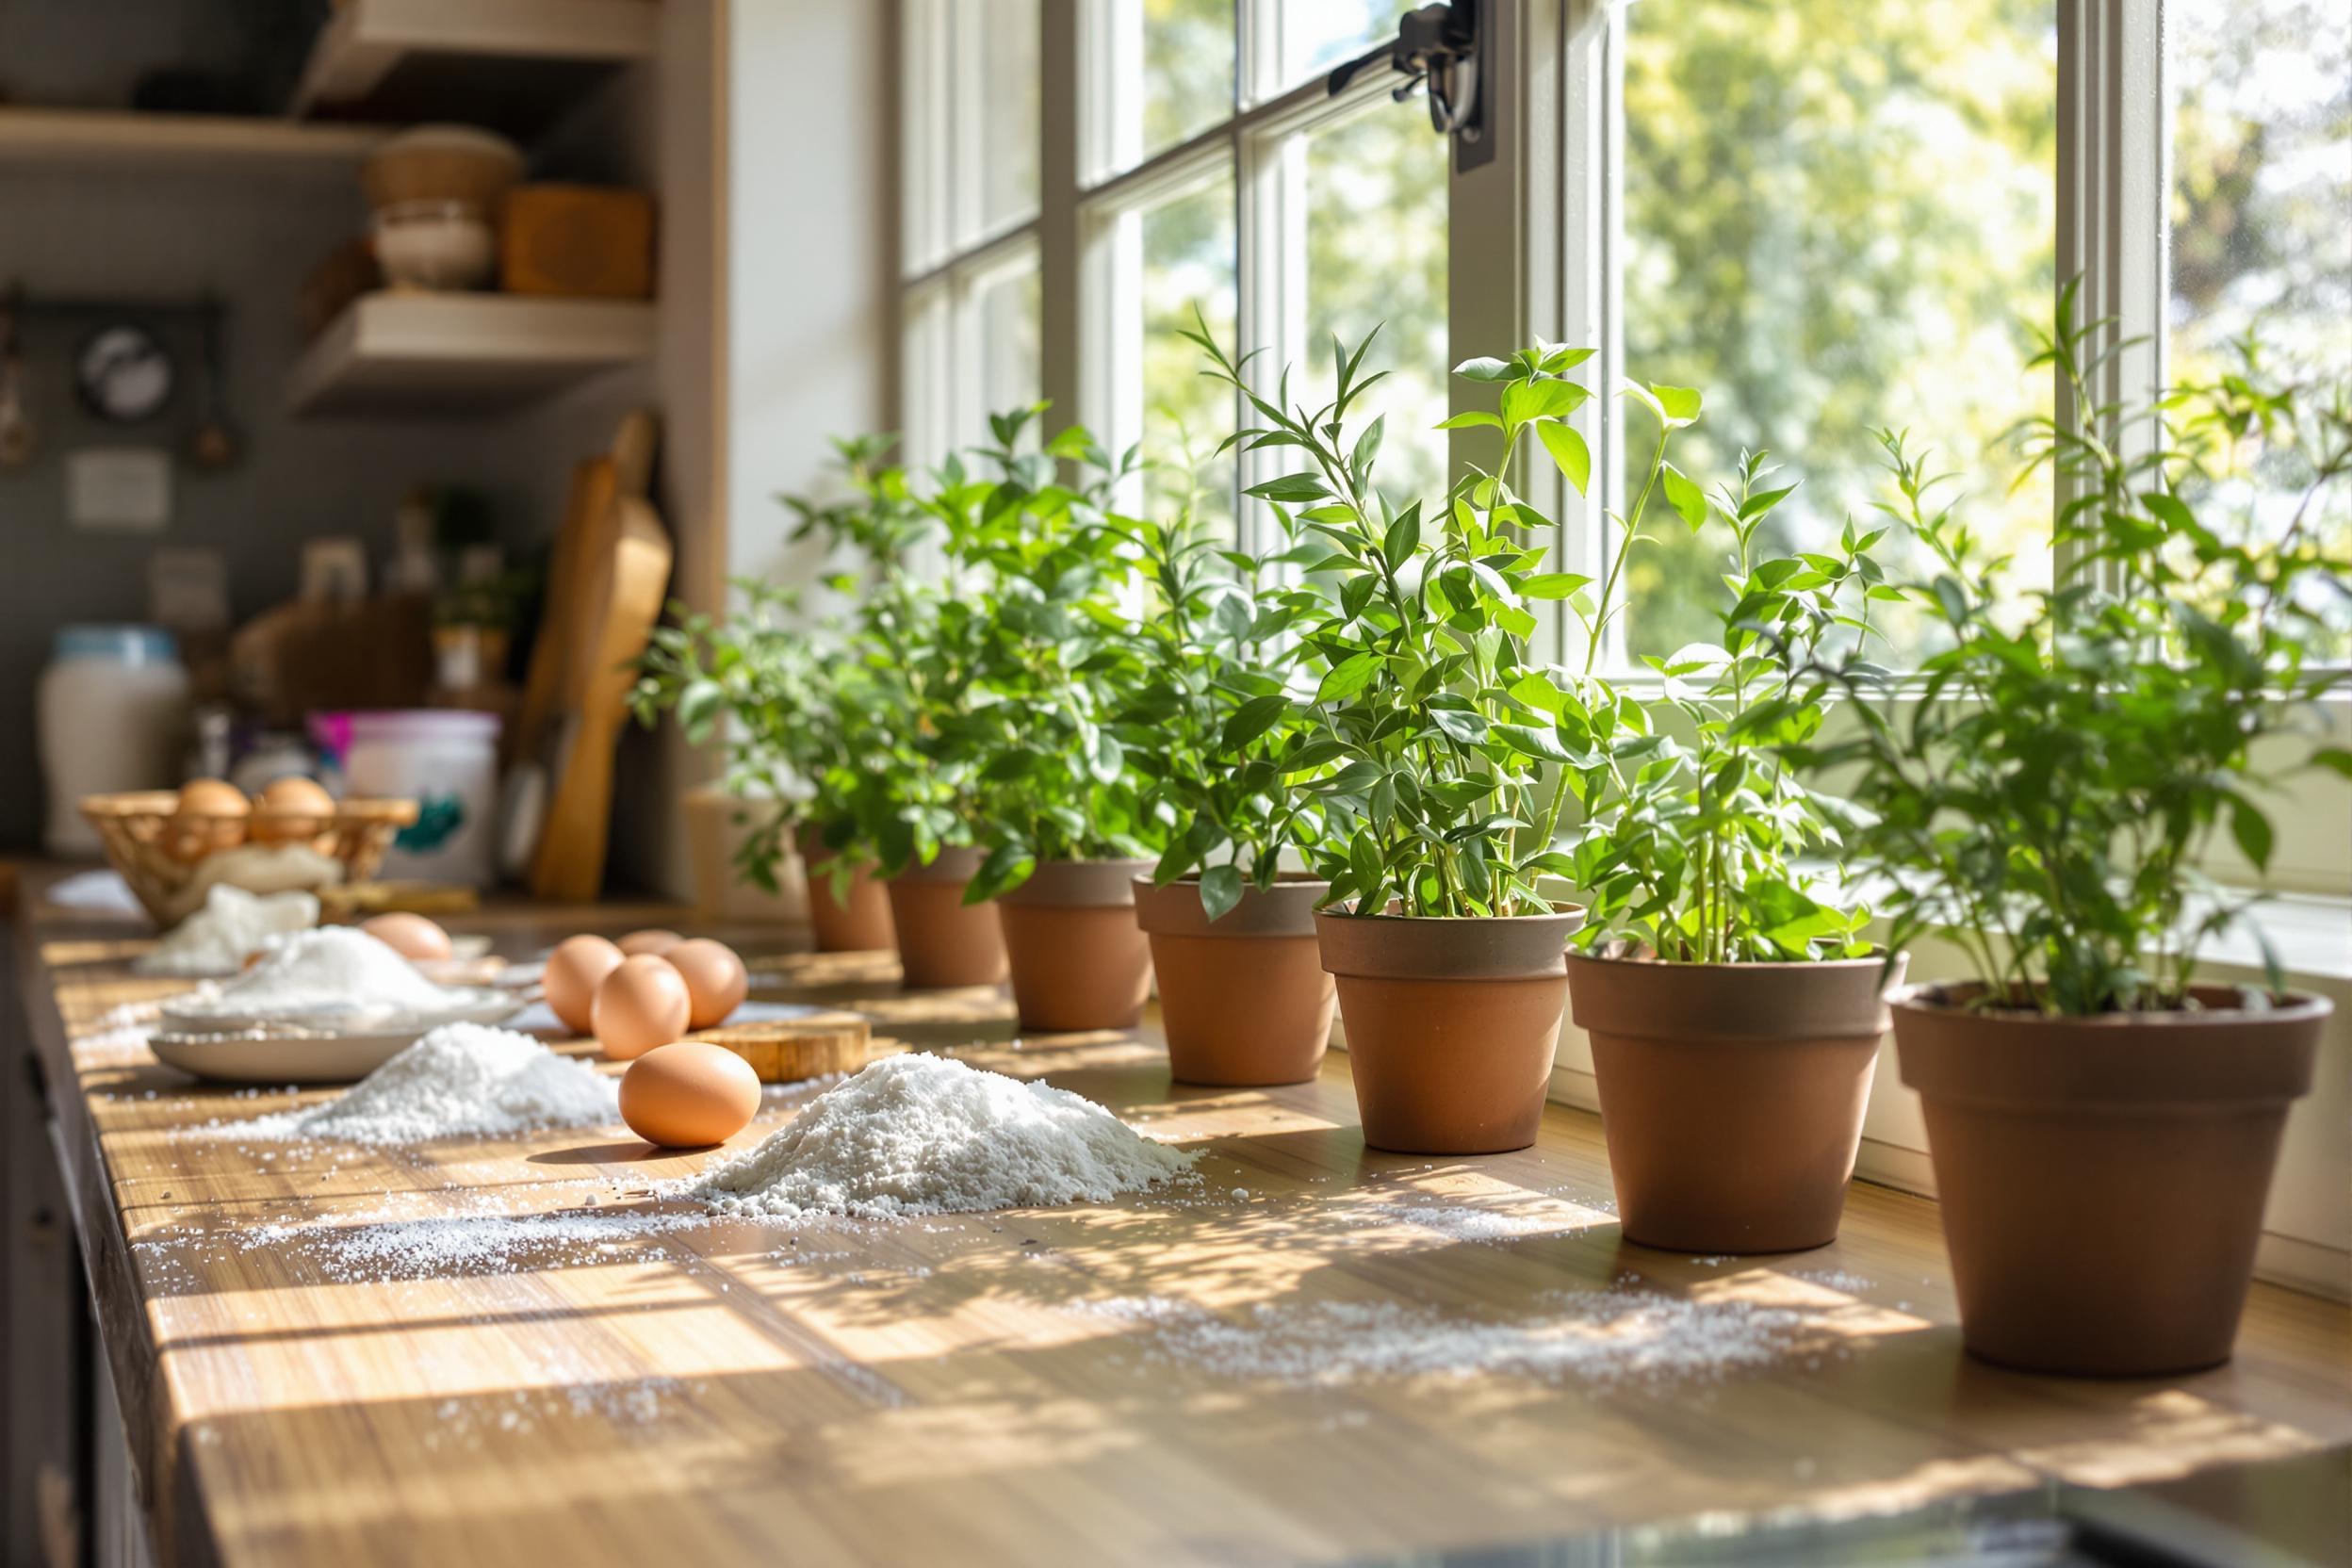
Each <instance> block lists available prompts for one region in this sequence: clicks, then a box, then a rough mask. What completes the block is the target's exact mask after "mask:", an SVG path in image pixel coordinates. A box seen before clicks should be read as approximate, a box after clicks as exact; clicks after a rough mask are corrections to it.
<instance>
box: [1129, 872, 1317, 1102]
mask: <svg viewBox="0 0 2352 1568" xmlns="http://www.w3.org/2000/svg"><path fill="white" fill-rule="evenodd" d="M1330 892H1331V884H1330V883H1329V882H1319V881H1316V880H1315V879H1314V878H1312V877H1307V876H1285V877H1283V878H1282V879H1281V880H1280V881H1279V882H1277V883H1276V884H1275V885H1274V886H1273V887H1272V888H1270V889H1267V890H1265V891H1263V892H1261V891H1259V890H1257V889H1255V888H1245V889H1243V890H1242V893H1241V902H1240V903H1239V904H1236V905H1234V906H1233V907H1232V908H1231V909H1228V910H1226V911H1225V913H1224V914H1222V915H1220V916H1219V917H1217V920H1215V921H1211V920H1210V919H1209V918H1208V914H1207V912H1206V911H1205V910H1203V909H1202V908H1201V881H1200V878H1198V877H1186V878H1184V880H1182V881H1178V882H1171V883H1169V884H1168V886H1167V887H1165V888H1155V887H1153V886H1152V879H1151V878H1150V877H1149V876H1138V877H1136V878H1135V923H1136V924H1138V925H1140V926H1141V927H1142V928H1143V930H1144V933H1145V934H1146V935H1147V936H1148V937H1150V938H1151V941H1152V971H1153V972H1154V973H1156V974H1157V975H1158V976H1159V983H1160V1021H1161V1023H1162V1025H1163V1026H1164V1027H1165V1029H1166V1031H1167V1035H1168V1075H1169V1076H1170V1077H1172V1078H1174V1079H1175V1080H1176V1081H1177V1082H1178V1083H1181V1084H1223V1085H1232V1086H1242V1085H1250V1086H1262V1085H1267V1084H1300V1083H1304V1082H1306V1081H1307V1080H1308V1079H1310V1078H1312V1077H1314V1076H1315V1073H1316V1071H1317V1070H1319V1069H1320V1068H1321V1067H1322V1065H1323V1048H1324V1047H1325V1046H1326V1045H1327V1044H1329V1043H1330V1041H1331V1003H1332V994H1333V993H1332V988H1331V975H1330V974H1328V973H1327V972H1325V971H1324V968H1323V962H1322V957H1321V954H1320V951H1319V950H1318V948H1317V946H1316V943H1315V905H1316V903H1318V902H1319V901H1320V900H1321V899H1323V898H1324V897H1325V896H1326V895H1327V894H1329V893H1330Z"/></svg>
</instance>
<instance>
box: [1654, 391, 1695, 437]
mask: <svg viewBox="0 0 2352 1568" xmlns="http://www.w3.org/2000/svg"><path fill="white" fill-rule="evenodd" d="M1650 396H1651V397H1653V398H1656V399H1657V400H1658V407H1659V408H1662V409H1664V410H1665V411H1666V422H1667V424H1669V425H1676V426H1678V425H1687V424H1689V423H1691V421H1692V420H1694V419H1696V418H1697V417H1699V394H1698V389H1697V388H1695V387H1690V386H1660V385H1658V383H1656V382H1652V383H1650Z"/></svg>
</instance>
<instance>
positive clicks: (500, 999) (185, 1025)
mask: <svg viewBox="0 0 2352 1568" xmlns="http://www.w3.org/2000/svg"><path fill="white" fill-rule="evenodd" d="M521 1007H522V1004H521V1003H520V1002H519V1001H518V1000H517V999H516V997H515V993H514V992H513V991H510V990H500V989H498V988H493V987H489V986H466V987H462V988H455V989H452V990H451V991H450V992H449V1004H448V1005H446V1006H441V1007H435V1008H434V1009H433V1010H432V1011H431V1012H410V1011H409V1010H407V1009H406V1008H392V1007H382V1008H373V1009H368V1010H364V1011H363V1010H356V1009H345V1010H342V1011H330V1012H319V1013H236V1012H214V1011H207V1010H203V1009H193V1008H182V1007H175V1006H173V1005H172V1004H171V1003H168V1002H167V1003H165V1004H164V1005H163V1007H162V1009H161V1011H160V1012H159V1013H157V1015H156V1017H157V1019H158V1021H159V1022H160V1024H161V1027H162V1029H163V1031H164V1032H165V1033H168V1034H174V1035H221V1034H234V1033H237V1032H239V1031H243V1030H249V1029H278V1028H285V1029H294V1030H302V1031H307V1032H316V1033H319V1034H337V1035H348V1034H359V1033H373V1034H384V1033H387V1032H392V1031H397V1030H400V1029H405V1030H407V1031H408V1032H409V1035H408V1037H409V1038H410V1039H415V1038H416V1037H417V1036H418V1035H421V1034H423V1033H424V1032H425V1031H426V1030H428V1029H434V1028H438V1027H439V1026H440V1025H442V1024H444V1023H503V1022H505V1021H507V1020H508V1019H510V1018H513V1017H514V1016H515V1013H517V1012H518V1011H520V1010H521Z"/></svg>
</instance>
